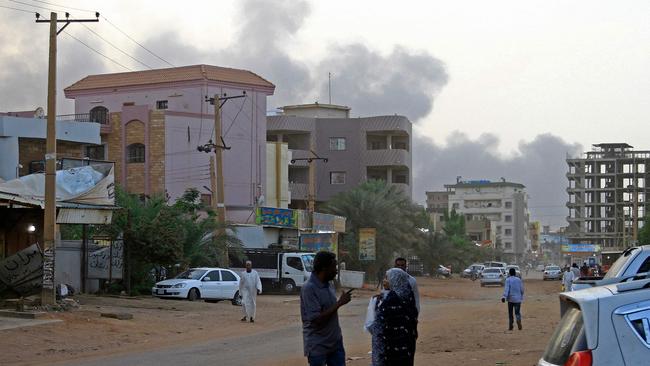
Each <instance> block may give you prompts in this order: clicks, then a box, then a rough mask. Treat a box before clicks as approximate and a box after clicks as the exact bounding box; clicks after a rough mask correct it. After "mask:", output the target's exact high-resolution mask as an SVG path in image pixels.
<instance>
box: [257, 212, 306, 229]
mask: <svg viewBox="0 0 650 366" xmlns="http://www.w3.org/2000/svg"><path fill="white" fill-rule="evenodd" d="M255 222H256V223H257V224H258V225H264V226H276V227H288V228H296V227H298V212H297V211H294V210H289V209H285V208H275V207H258V208H257V211H256V217H255Z"/></svg>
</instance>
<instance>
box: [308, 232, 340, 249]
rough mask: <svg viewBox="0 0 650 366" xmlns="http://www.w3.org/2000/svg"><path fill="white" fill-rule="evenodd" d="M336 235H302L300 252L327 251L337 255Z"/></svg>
mask: <svg viewBox="0 0 650 366" xmlns="http://www.w3.org/2000/svg"><path fill="white" fill-rule="evenodd" d="M337 239H338V236H337V234H336V233H305V234H301V235H300V250H303V251H306V252H318V251H321V250H326V251H328V252H332V253H336V252H337V249H338V245H337V242H338V240H337Z"/></svg>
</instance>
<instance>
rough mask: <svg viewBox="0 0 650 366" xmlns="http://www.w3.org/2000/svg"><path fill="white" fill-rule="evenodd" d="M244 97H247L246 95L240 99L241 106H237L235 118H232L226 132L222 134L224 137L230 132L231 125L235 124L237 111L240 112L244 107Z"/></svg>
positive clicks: (237, 115)
mask: <svg viewBox="0 0 650 366" xmlns="http://www.w3.org/2000/svg"><path fill="white" fill-rule="evenodd" d="M246 99H248V95H246V97H245V98H244V99H243V100H242V102H241V106H239V111H237V114H236V115H235V118H233V119H232V122H230V126H228V129H227V130H226V133H224V134H223V136H224V137H226V136H228V132H230V129H231V128H232V126H233V125H234V124H235V122H237V117H239V113H241V111H242V109H244V104H246Z"/></svg>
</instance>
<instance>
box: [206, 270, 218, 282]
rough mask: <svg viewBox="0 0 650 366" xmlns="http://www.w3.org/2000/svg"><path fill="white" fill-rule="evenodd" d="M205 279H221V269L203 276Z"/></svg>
mask: <svg viewBox="0 0 650 366" xmlns="http://www.w3.org/2000/svg"><path fill="white" fill-rule="evenodd" d="M208 278H209V279H208ZM203 281H209V282H218V281H219V271H212V272H210V273H208V274H207V275H206V276H205V277H203Z"/></svg>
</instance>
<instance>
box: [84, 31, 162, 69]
mask: <svg viewBox="0 0 650 366" xmlns="http://www.w3.org/2000/svg"><path fill="white" fill-rule="evenodd" d="M81 25H83V26H84V27H85V28H86V29H87V30H88V31H89V32H91V33H92V34H94V35H96V36H97V37H99V39H101V40H102V41H104V42H106V43H108V44H109V45H110V46H111V47H113V48H115V49H116V50H118V51H120V52H122V53H123V54H124V55H126V56H128V57H130V58H131V59H132V60H134V61H135V62H137V63H139V64H140V65H142V66H144V67H146V68H148V69H149V70H152V67H151V66H149V65H147V64H145V63H144V62H142V61H140V60H138V59H137V58H135V57H133V56H131V55H130V54H128V53H126V52H125V51H123V50H122V49H120V48H119V47H117V46H116V45H114V44H113V43H111V42H109V41H108V40H107V39H106V38H104V37H102V36H101V35H99V33H97V32H95V31H94V30H92V29H91V28H90V27H89V26H87V25H85V24H83V23H81Z"/></svg>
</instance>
